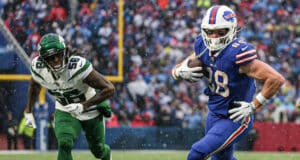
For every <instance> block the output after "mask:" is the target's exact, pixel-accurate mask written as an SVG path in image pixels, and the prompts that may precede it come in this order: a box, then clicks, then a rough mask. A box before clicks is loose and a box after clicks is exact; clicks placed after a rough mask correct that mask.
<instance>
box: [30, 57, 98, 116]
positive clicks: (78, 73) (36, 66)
mask: <svg viewBox="0 0 300 160" xmlns="http://www.w3.org/2000/svg"><path fill="white" fill-rule="evenodd" d="M92 70H93V66H92V65H91V63H90V62H89V61H88V60H86V59H85V58H82V57H80V56H71V57H69V62H68V64H67V66H66V68H65V69H64V71H62V72H61V73H57V74H56V75H55V74H54V73H53V72H51V71H50V70H49V69H48V68H47V67H46V66H45V65H44V63H43V62H42V61H41V60H40V59H39V57H35V58H34V59H33V60H32V63H31V69H30V71H31V75H32V78H33V79H34V80H35V81H36V82H38V83H39V84H40V85H41V86H43V87H45V88H47V89H48V92H49V93H50V94H51V95H53V96H54V97H55V100H56V102H55V108H56V109H58V110H61V111H65V112H67V110H66V108H65V107H64V106H66V105H68V104H71V103H79V102H83V101H86V100H88V99H90V98H91V97H93V96H94V95H95V94H96V91H95V89H94V88H92V87H90V86H89V85H87V84H85V83H83V80H84V79H85V78H86V77H87V76H88V75H89V74H90V73H91V72H92ZM92 107H95V106H91V107H90V108H92ZM99 114H100V113H99V111H97V110H93V111H90V112H85V113H82V114H81V115H79V116H77V117H76V118H77V119H79V120H88V119H92V118H95V117H96V116H98V115H99Z"/></svg>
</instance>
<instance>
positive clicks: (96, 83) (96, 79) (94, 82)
mask: <svg viewBox="0 0 300 160" xmlns="http://www.w3.org/2000/svg"><path fill="white" fill-rule="evenodd" d="M84 83H86V84H88V85H89V86H91V87H93V88H95V89H100V92H97V93H96V95H95V96H94V97H92V98H90V99H89V100H87V101H85V102H83V103H82V105H83V107H84V109H86V108H88V107H90V106H93V105H96V104H99V103H100V102H103V101H104V100H106V99H108V98H110V97H112V96H113V95H114V93H115V87H114V85H113V84H112V83H111V82H110V81H109V80H107V79H106V78H105V77H104V76H103V75H102V74H100V73H99V72H97V71H96V70H93V71H92V72H91V73H90V74H89V75H88V76H87V77H86V78H85V79H84Z"/></svg>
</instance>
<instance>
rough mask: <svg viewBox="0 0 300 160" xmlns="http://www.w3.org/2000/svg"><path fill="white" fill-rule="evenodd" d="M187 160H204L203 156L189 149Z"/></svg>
mask: <svg viewBox="0 0 300 160" xmlns="http://www.w3.org/2000/svg"><path fill="white" fill-rule="evenodd" d="M187 160H204V154H203V153H201V152H198V151H196V150H194V149H191V150H190V152H189V154H188V157H187Z"/></svg>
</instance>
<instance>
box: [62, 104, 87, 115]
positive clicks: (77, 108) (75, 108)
mask: <svg viewBox="0 0 300 160" xmlns="http://www.w3.org/2000/svg"><path fill="white" fill-rule="evenodd" d="M65 108H66V110H67V112H69V113H70V114H71V115H72V116H74V117H77V116H78V115H80V114H81V113H82V112H83V105H82V104H81V103H71V104H68V105H66V106H65Z"/></svg>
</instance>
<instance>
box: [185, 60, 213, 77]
mask: <svg viewBox="0 0 300 160" xmlns="http://www.w3.org/2000/svg"><path fill="white" fill-rule="evenodd" d="M187 65H188V67H190V68H194V67H202V68H203V71H202V72H203V75H204V76H205V77H208V76H209V73H208V71H207V68H206V66H205V64H204V63H202V62H201V61H200V60H198V59H197V58H193V59H190V60H189V61H188V63H187Z"/></svg>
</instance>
